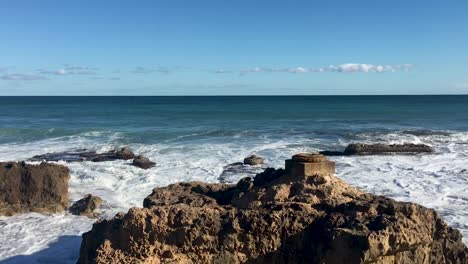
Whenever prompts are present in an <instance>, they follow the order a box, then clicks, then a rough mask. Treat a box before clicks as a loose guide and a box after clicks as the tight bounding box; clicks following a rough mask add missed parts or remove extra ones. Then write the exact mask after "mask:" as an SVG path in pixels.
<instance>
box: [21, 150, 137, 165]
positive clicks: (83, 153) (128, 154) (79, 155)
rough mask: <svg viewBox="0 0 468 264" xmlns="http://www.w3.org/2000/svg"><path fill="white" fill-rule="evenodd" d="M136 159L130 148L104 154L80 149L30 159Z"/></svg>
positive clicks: (72, 160) (69, 160) (94, 160)
mask: <svg viewBox="0 0 468 264" xmlns="http://www.w3.org/2000/svg"><path fill="white" fill-rule="evenodd" d="M133 158H135V154H134V153H133V152H132V151H130V150H129V149H128V148H121V149H118V150H111V151H108V152H104V153H96V151H90V150H87V149H78V150H73V151H65V152H55V153H46V154H43V155H37V156H34V157H32V158H31V159H30V161H66V162H80V161H93V162H103V161H113V160H129V159H133Z"/></svg>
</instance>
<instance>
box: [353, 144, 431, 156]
mask: <svg viewBox="0 0 468 264" xmlns="http://www.w3.org/2000/svg"><path fill="white" fill-rule="evenodd" d="M431 152H432V148H431V147H429V146H427V145H424V144H409V143H407V144H391V145H387V144H350V145H348V146H347V147H346V149H345V151H344V153H345V154H346V155H372V154H386V153H431Z"/></svg>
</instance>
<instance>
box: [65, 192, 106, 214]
mask: <svg viewBox="0 0 468 264" xmlns="http://www.w3.org/2000/svg"><path fill="white" fill-rule="evenodd" d="M103 202H104V201H103V200H102V199H101V198H100V197H98V196H94V195H91V194H87V195H85V196H84V197H83V198H81V199H80V200H78V201H76V202H75V203H74V204H73V205H72V206H70V209H69V211H70V213H72V214H74V215H84V216H87V217H96V214H95V213H94V210H96V209H98V208H99V207H100V206H101V204H102V203H103Z"/></svg>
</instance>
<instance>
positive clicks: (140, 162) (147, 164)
mask: <svg viewBox="0 0 468 264" xmlns="http://www.w3.org/2000/svg"><path fill="white" fill-rule="evenodd" d="M132 165H133V166H136V167H139V168H142V169H145V170H147V169H149V168H152V167H154V166H155V165H156V163H155V162H152V161H151V160H150V159H148V158H147V157H144V156H138V157H136V158H134V159H133V162H132Z"/></svg>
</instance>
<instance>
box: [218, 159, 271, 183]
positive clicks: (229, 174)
mask: <svg viewBox="0 0 468 264" xmlns="http://www.w3.org/2000/svg"><path fill="white" fill-rule="evenodd" d="M261 171H263V168H262V167H260V166H250V165H244V163H243V162H235V163H231V164H228V165H226V166H225V167H224V168H223V172H222V173H221V174H220V175H219V177H218V180H219V181H220V182H221V183H233V182H237V181H238V180H239V179H240V178H242V177H243V176H247V175H255V174H257V173H259V172H261Z"/></svg>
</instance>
